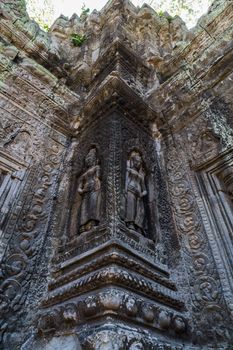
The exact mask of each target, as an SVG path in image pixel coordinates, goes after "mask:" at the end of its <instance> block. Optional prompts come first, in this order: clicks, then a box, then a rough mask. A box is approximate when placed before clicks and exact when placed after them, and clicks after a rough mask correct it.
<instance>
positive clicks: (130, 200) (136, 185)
mask: <svg viewBox="0 0 233 350" xmlns="http://www.w3.org/2000/svg"><path fill="white" fill-rule="evenodd" d="M146 195H147V191H146V186H145V174H144V171H143V168H142V157H141V155H140V153H139V152H137V151H133V152H131V154H130V157H129V160H128V166H127V175H126V214H125V222H126V224H127V226H128V227H129V228H131V229H133V230H136V231H138V232H140V233H142V234H144V232H145V231H144V230H145V203H144V197H145V196H146Z"/></svg>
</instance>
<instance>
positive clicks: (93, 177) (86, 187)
mask: <svg viewBox="0 0 233 350" xmlns="http://www.w3.org/2000/svg"><path fill="white" fill-rule="evenodd" d="M98 163H99V161H98V157H97V150H96V148H95V147H93V148H91V149H90V151H89V152H88V154H87V156H86V158H85V168H86V171H85V172H84V174H83V175H81V177H80V179H79V185H78V193H79V194H80V195H81V204H80V210H79V232H80V233H82V232H85V231H89V230H91V229H92V228H94V227H96V226H98V224H99V221H100V203H101V191H100V189H101V181H100V166H99V164H98Z"/></svg>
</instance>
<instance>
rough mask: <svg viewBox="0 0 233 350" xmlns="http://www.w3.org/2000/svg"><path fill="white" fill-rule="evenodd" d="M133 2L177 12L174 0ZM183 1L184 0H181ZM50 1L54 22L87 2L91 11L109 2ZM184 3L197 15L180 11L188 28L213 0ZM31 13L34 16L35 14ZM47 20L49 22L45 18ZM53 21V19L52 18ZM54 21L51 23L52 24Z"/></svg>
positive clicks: (40, 3) (40, 2) (39, 3)
mask: <svg viewBox="0 0 233 350" xmlns="http://www.w3.org/2000/svg"><path fill="white" fill-rule="evenodd" d="M44 1H45V0H34V1H33V3H36V4H37V8H38V9H39V7H40V8H41V9H43V3H44ZM131 1H132V3H133V4H134V5H135V6H142V5H143V3H148V4H149V5H150V4H151V3H152V7H153V8H154V9H155V10H157V12H160V11H163V12H164V11H166V10H168V12H169V13H170V15H172V16H174V15H175V14H176V13H172V12H171V11H172V10H171V9H172V3H173V0H148V1H146V0H131ZM181 2H182V1H181ZM49 3H50V4H51V6H52V7H53V10H54V11H53V16H52V17H53V18H52V22H53V21H55V19H56V18H58V17H59V16H60V15H61V14H63V15H65V16H67V17H71V16H72V15H73V13H76V14H77V15H80V13H81V8H82V6H83V5H84V3H85V7H86V8H89V9H90V11H93V10H94V9H96V10H101V8H102V7H104V6H105V4H106V3H107V0H49ZM156 3H157V6H158V4H160V7H158V8H157V7H156ZM183 3H185V4H187V5H188V6H189V7H191V8H192V10H193V12H194V13H195V15H192V16H190V13H188V12H187V10H185V9H183V10H182V11H180V13H179V15H180V17H181V18H182V19H183V20H184V21H185V22H186V25H187V27H188V28H191V27H193V26H194V25H195V24H196V22H197V19H198V18H199V17H200V16H201V15H202V14H204V13H206V12H207V9H208V6H209V5H210V3H211V0H184V1H183ZM29 14H30V15H31V16H32V17H33V14H32V13H30V11H29ZM45 22H47V21H46V20H45ZM50 22H51V20H50ZM51 24H52V23H49V25H51Z"/></svg>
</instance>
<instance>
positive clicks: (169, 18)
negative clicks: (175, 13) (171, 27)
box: [158, 10, 174, 23]
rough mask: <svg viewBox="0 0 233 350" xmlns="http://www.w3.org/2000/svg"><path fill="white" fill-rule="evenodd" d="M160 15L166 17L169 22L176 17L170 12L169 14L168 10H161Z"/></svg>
mask: <svg viewBox="0 0 233 350" xmlns="http://www.w3.org/2000/svg"><path fill="white" fill-rule="evenodd" d="M158 15H159V17H165V18H166V19H167V20H168V22H169V23H171V21H172V20H173V19H174V17H172V16H170V15H169V14H167V13H166V12H163V11H161V10H160V11H159V12H158Z"/></svg>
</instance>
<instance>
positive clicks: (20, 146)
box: [5, 131, 32, 161]
mask: <svg viewBox="0 0 233 350" xmlns="http://www.w3.org/2000/svg"><path fill="white" fill-rule="evenodd" d="M5 148H6V149H7V150H9V151H11V152H13V153H16V154H19V155H20V157H21V158H23V159H24V160H26V161H29V160H30V158H31V154H32V142H31V135H30V134H29V132H27V131H20V132H19V133H18V134H17V135H16V136H14V137H13V139H11V140H10V141H8V142H7V143H6V145H5Z"/></svg>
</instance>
